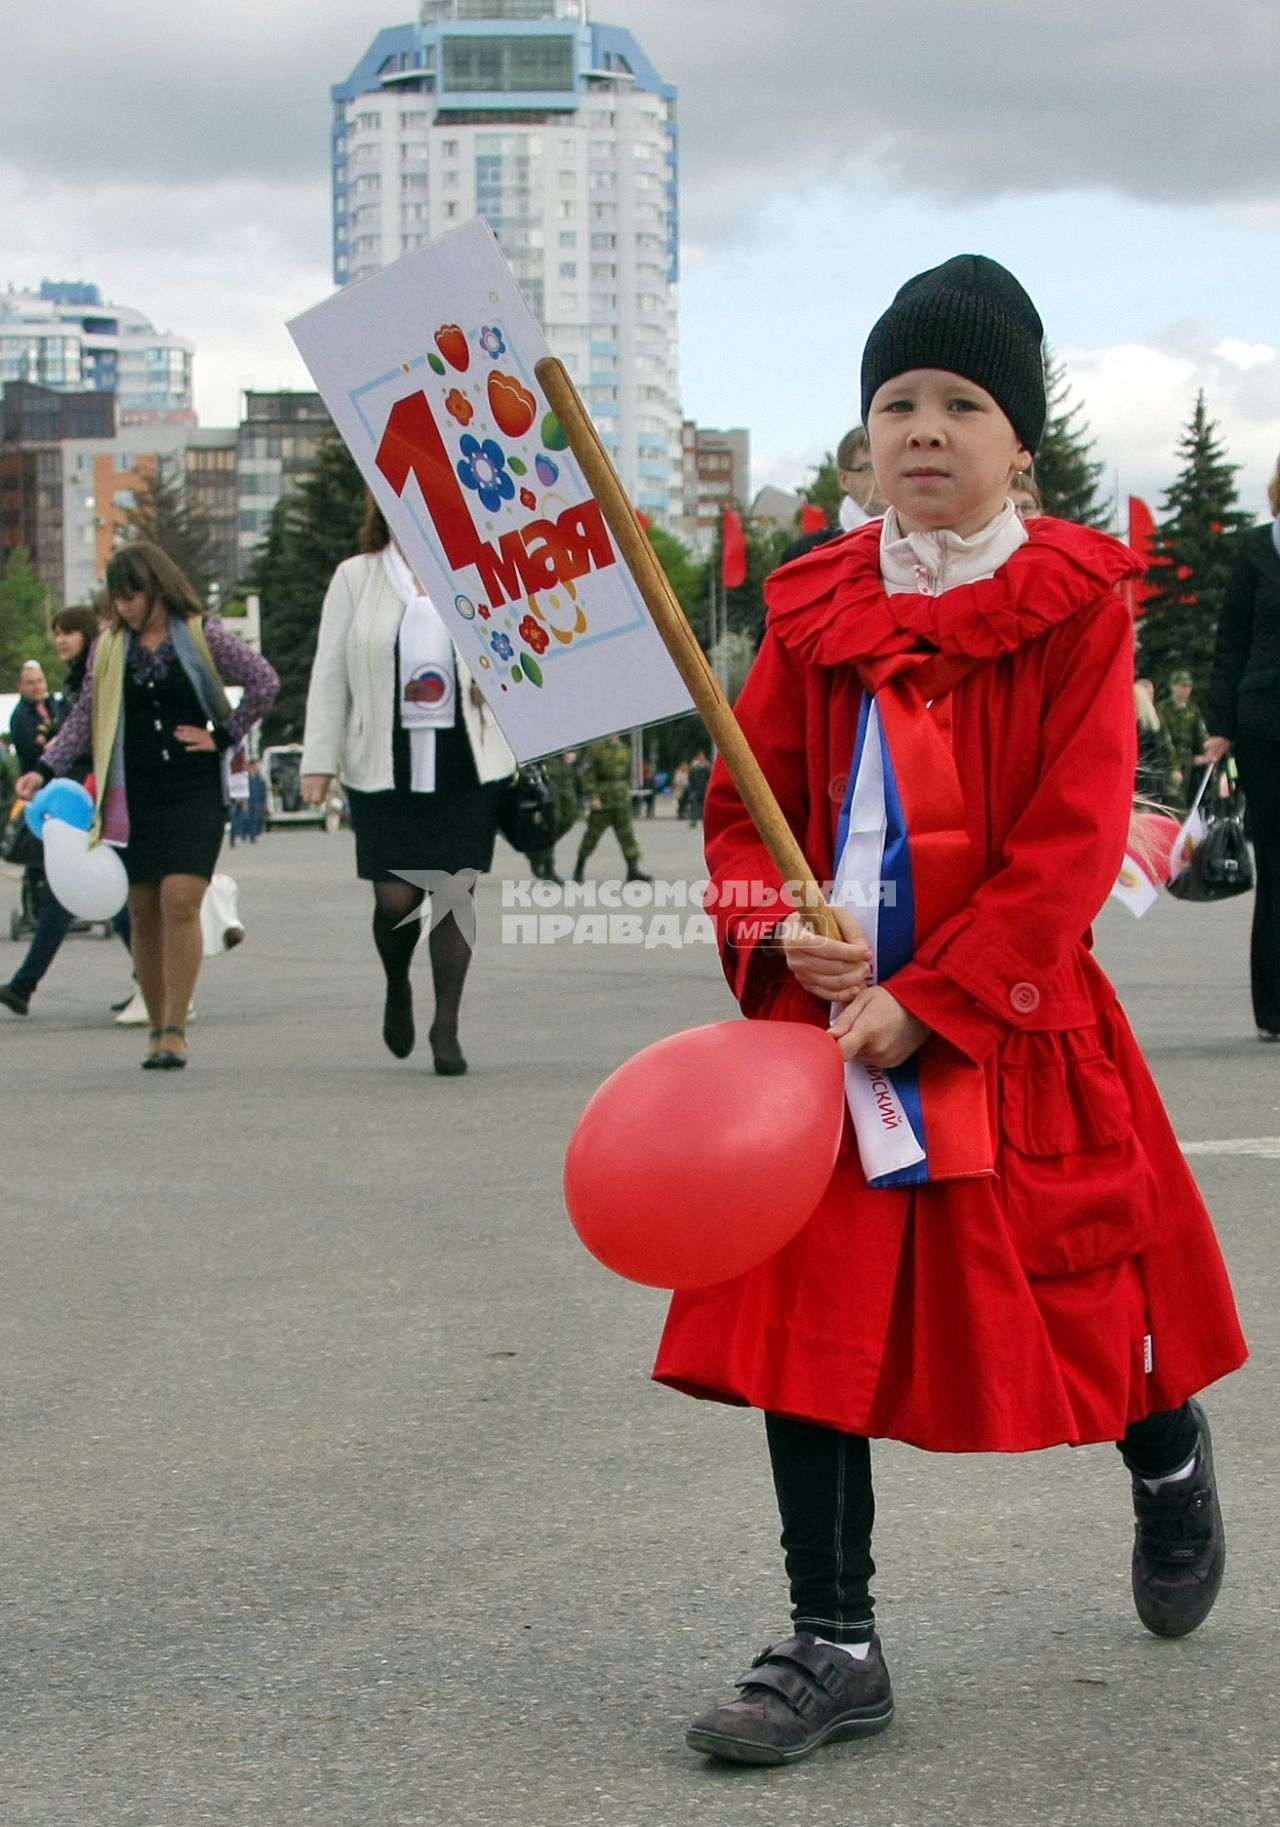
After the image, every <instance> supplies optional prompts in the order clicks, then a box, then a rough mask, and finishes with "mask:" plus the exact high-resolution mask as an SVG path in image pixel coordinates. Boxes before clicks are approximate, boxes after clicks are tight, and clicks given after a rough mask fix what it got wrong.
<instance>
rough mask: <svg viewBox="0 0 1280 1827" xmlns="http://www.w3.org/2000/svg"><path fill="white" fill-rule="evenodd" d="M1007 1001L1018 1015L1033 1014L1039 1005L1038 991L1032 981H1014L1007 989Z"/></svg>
mask: <svg viewBox="0 0 1280 1827" xmlns="http://www.w3.org/2000/svg"><path fill="white" fill-rule="evenodd" d="M1009 1001H1010V1002H1011V1003H1012V1004H1013V1006H1014V1008H1015V1009H1016V1010H1017V1012H1018V1014H1019V1015H1034V1014H1035V1012H1036V1010H1037V1009H1038V1008H1039V1007H1040V992H1039V990H1038V989H1037V988H1036V986H1035V984H1034V983H1015V984H1014V986H1013V988H1012V989H1011V990H1010V991H1009Z"/></svg>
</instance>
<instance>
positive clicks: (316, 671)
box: [302, 552, 516, 793]
mask: <svg viewBox="0 0 1280 1827" xmlns="http://www.w3.org/2000/svg"><path fill="white" fill-rule="evenodd" d="M403 614H404V605H403V604H402V603H401V601H400V598H399V597H398V596H397V595H396V593H395V591H394V590H393V589H392V587H391V581H390V579H389V578H388V576H387V573H386V567H385V566H384V565H383V563H382V558H381V555H380V554H379V553H377V552H362V553H360V554H359V555H358V556H357V557H355V558H348V559H346V560H345V561H344V562H343V563H342V564H340V565H339V566H338V568H337V570H336V571H335V572H334V574H333V578H332V580H331V582H330V584H329V588H328V590H327V591H326V592H325V599H324V608H323V610H322V611H321V614H320V635H319V639H318V640H317V642H316V657H315V662H314V664H313V665H312V668H311V683H310V685H309V686H308V688H307V725H306V729H305V731H304V733H303V737H302V772H303V773H304V774H336V775H337V777H338V778H339V780H341V781H342V783H343V785H344V786H348V787H355V789H356V791H357V792H360V793H381V792H385V791H387V790H388V789H389V788H390V787H392V786H394V784H395V782H394V780H393V778H392V762H391V738H392V731H393V729H394V719H395V703H396V635H397V634H398V633H399V630H400V620H401V617H402V616H403ZM454 658H455V661H456V664H457V668H458V703H459V704H460V705H461V707H462V721H463V724H464V726H465V728H466V732H467V735H468V737H469V738H470V740H471V753H472V755H473V757H474V758H475V764H476V773H477V774H478V775H479V777H480V779H481V780H482V781H488V780H506V779H507V778H509V776H510V775H511V774H512V773H514V771H515V765H516V760H515V756H514V755H513V754H512V752H511V750H510V748H509V747H508V746H507V742H506V738H505V737H504V736H503V734H502V731H501V730H500V729H499V728H498V725H497V723H496V722H495V721H494V718H493V713H492V712H491V711H489V710H488V709H487V708H485V707H484V706H483V705H477V704H473V703H472V701H471V698H472V693H471V687H472V683H473V681H472V677H471V674H470V673H469V672H468V671H467V669H466V667H465V666H464V665H463V662H462V658H461V655H460V654H459V653H458V651H457V649H456V647H455V649H454Z"/></svg>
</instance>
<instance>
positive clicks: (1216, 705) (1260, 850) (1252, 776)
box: [1205, 458, 1280, 1041]
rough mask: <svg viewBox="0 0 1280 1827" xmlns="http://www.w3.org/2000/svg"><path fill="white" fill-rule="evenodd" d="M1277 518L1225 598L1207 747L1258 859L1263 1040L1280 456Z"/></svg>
mask: <svg viewBox="0 0 1280 1827" xmlns="http://www.w3.org/2000/svg"><path fill="white" fill-rule="evenodd" d="M1267 499H1268V501H1269V503H1270V506H1271V512H1272V514H1273V515H1274V516H1275V518H1274V519H1272V520H1270V521H1267V522H1266V523H1264V525H1262V526H1260V527H1254V528H1253V529H1252V530H1251V531H1250V532H1248V533H1246V534H1245V535H1244V538H1243V539H1242V540H1241V542H1240V549H1239V552H1238V555H1237V557H1236V562H1235V567H1234V569H1233V571H1232V573H1231V581H1230V583H1229V584H1228V586H1227V593H1226V596H1225V597H1224V599H1223V604H1222V619H1221V620H1220V621H1219V623H1218V637H1217V643H1216V645H1215V648H1214V655H1213V679H1212V682H1211V684H1210V687H1209V699H1208V708H1207V711H1206V721H1207V723H1208V726H1209V732H1210V733H1209V736H1208V738H1207V739H1206V742H1205V754H1206V755H1207V757H1208V759H1209V760H1210V761H1212V762H1219V761H1222V760H1223V759H1224V758H1225V757H1226V756H1227V755H1228V754H1234V756H1235V761H1236V766H1237V767H1238V769H1239V771H1240V784H1241V786H1242V787H1243V788H1244V795H1245V807H1246V818H1247V821H1248V829H1249V836H1250V837H1251V838H1252V840H1253V852H1254V862H1255V864H1256V866H1257V892H1256V894H1255V896H1254V902H1253V934H1252V938H1251V941H1250V952H1249V974H1250V981H1251V985H1252V991H1253V1016H1254V1020H1255V1021H1256V1022H1257V1025H1258V1038H1259V1039H1260V1040H1266V1041H1280V458H1277V460H1276V467H1275V470H1274V472H1273V474H1272V477H1271V481H1270V483H1269V485H1268V489H1267Z"/></svg>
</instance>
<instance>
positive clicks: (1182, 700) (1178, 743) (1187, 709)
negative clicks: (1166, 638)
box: [1160, 672, 1209, 810]
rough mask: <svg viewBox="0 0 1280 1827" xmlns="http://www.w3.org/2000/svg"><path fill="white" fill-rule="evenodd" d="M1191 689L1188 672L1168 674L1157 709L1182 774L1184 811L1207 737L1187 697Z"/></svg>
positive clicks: (1197, 781)
mask: <svg viewBox="0 0 1280 1827" xmlns="http://www.w3.org/2000/svg"><path fill="white" fill-rule="evenodd" d="M1193 689H1194V684H1193V681H1192V678H1191V674H1190V673H1189V672H1175V673H1172V674H1171V675H1170V678H1169V698H1168V702H1167V703H1166V704H1165V705H1164V706H1163V707H1162V708H1161V711H1160V718H1161V721H1162V722H1163V724H1164V727H1165V728H1166V729H1167V730H1168V732H1169V741H1170V743H1171V745H1172V747H1173V758H1174V763H1175V765H1176V768H1177V771H1178V773H1179V774H1181V776H1182V783H1181V784H1182V805H1183V808H1184V810H1185V809H1186V808H1187V807H1188V806H1190V804H1191V802H1192V800H1193V799H1194V798H1195V796H1196V792H1197V789H1198V788H1199V785H1200V780H1201V778H1202V776H1203V772H1204V766H1205V752H1204V745H1205V743H1206V742H1207V741H1208V740H1209V732H1208V730H1207V729H1206V728H1205V726H1204V719H1203V717H1202V716H1201V715H1200V712H1199V710H1198V709H1197V708H1196V706H1195V704H1193V703H1192V700H1191V693H1192V690H1193Z"/></svg>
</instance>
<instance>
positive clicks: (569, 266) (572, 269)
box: [560, 260, 578, 279]
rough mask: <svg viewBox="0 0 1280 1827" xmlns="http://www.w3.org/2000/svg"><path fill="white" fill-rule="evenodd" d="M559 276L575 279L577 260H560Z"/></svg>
mask: <svg viewBox="0 0 1280 1827" xmlns="http://www.w3.org/2000/svg"><path fill="white" fill-rule="evenodd" d="M560 277H561V279H576V278H577V277H578V263H577V261H576V260H562V261H561V262H560Z"/></svg>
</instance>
